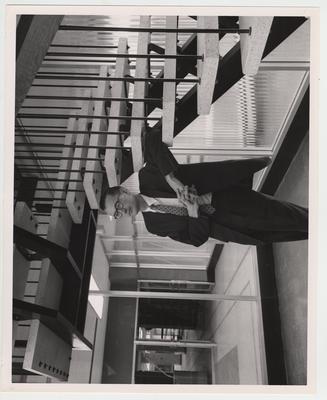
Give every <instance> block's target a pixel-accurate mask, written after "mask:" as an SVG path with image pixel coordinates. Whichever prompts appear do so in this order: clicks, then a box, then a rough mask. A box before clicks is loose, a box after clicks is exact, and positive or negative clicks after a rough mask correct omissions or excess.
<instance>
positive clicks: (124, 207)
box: [105, 188, 139, 219]
mask: <svg viewBox="0 0 327 400" xmlns="http://www.w3.org/2000/svg"><path fill="white" fill-rule="evenodd" d="M105 211H106V213H107V214H109V215H112V216H114V217H115V218H116V219H118V218H122V217H125V216H128V217H135V215H136V214H137V213H138V212H139V204H138V201H137V197H136V195H134V194H132V193H131V192H129V191H128V190H127V189H124V188H121V189H120V192H119V193H117V194H115V195H108V196H107V197H106V201H105Z"/></svg>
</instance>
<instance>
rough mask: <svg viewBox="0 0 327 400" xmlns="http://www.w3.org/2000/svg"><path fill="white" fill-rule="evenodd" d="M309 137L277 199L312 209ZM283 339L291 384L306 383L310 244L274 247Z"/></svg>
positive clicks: (282, 244) (303, 242)
mask: <svg viewBox="0 0 327 400" xmlns="http://www.w3.org/2000/svg"><path fill="white" fill-rule="evenodd" d="M308 153H309V138H308V137H307V138H306V139H305V140H304V142H303V143H302V146H301V148H300V149H299V152H298V154H297V156H296V157H295V159H294V160H293V163H292V164H291V166H290V168H289V170H288V172H287V173H286V175H285V177H284V180H283V181H282V183H281V185H280V186H279V188H278V191H277V194H276V195H277V197H279V198H280V199H283V200H287V201H291V202H294V203H296V204H299V205H301V206H305V207H306V206H308V172H309V154H308ZM274 258H275V271H276V280H277V288H278V296H279V305H280V316H281V324H282V337H283V343H284V353H285V362H286V373H287V379H288V383H289V384H297V385H301V384H305V383H306V360H307V325H306V322H307V290H308V261H307V260H308V242H307V241H301V242H292V243H278V244H275V245H274Z"/></svg>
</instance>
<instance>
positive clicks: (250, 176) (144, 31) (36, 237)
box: [5, 4, 317, 393]
mask: <svg viewBox="0 0 327 400" xmlns="http://www.w3.org/2000/svg"><path fill="white" fill-rule="evenodd" d="M199 6H200V4H199ZM35 9H37V11H35ZM49 9H50V11H49ZM17 10H18V11H17V12H16V13H15V16H14V17H15V20H16V26H15V27H14V28H12V31H15V32H14V38H13V41H12V47H11V48H12V53H15V55H14V59H15V68H14V71H13V72H12V74H11V76H12V77H13V78H14V82H13V84H12V87H14V88H15V89H14V93H13V94H12V103H13V104H12V110H13V111H12V113H11V114H12V115H11V117H10V124H11V125H10V129H9V132H6V134H7V135H8V136H10V137H11V139H10V140H11V141H12V143H13V153H14V154H13V157H12V164H11V168H12V188H11V192H9V197H10V199H11V201H12V209H9V210H7V211H6V212H7V213H8V214H10V218H12V220H11V221H12V224H11V226H12V230H11V231H10V232H11V235H12V239H11V236H10V235H9V238H10V241H11V245H12V248H11V249H10V254H11V264H9V265H6V268H7V269H8V270H9V272H8V273H7V276H8V275H10V277H11V279H10V281H9V282H10V284H8V285H9V286H10V287H8V288H7V289H8V290H9V291H10V304H11V305H12V313H11V319H10V321H8V323H7V325H10V332H11V333H10V341H8V343H7V347H8V348H9V347H10V352H11V357H10V360H11V362H10V365H9V366H8V373H7V376H8V377H9V380H10V382H9V383H10V384H11V385H12V387H14V388H18V390H21V389H22V388H26V390H28V388H29V387H34V384H38V386H37V387H38V388H39V390H42V387H48V386H51V385H55V386H56V387H57V386H58V385H63V386H64V387H67V385H69V384H89V385H90V386H92V385H95V384H97V385H99V384H102V385H103V387H104V388H105V387H109V386H110V387H114V386H115V385H127V386H128V385H129V386H131V387H141V386H142V385H148V386H149V387H150V386H151V385H163V386H162V387H163V390H165V388H166V387H168V385H177V386H178V385H183V386H184V385H185V387H186V388H187V387H189V385H195V387H200V386H201V387H206V386H208V387H209V386H212V387H215V390H216V391H217V393H218V392H219V390H220V388H226V387H228V386H231V387H240V388H242V387H246V386H257V387H276V386H282V387H284V386H285V387H288V388H289V387H296V389H297V390H300V392H301V390H303V393H306V390H309V389H310V387H311V385H312V384H313V379H312V377H313V375H314V371H313V370H310V368H309V366H310V365H311V366H312V365H313V362H309V361H308V357H313V356H314V352H315V350H314V344H312V345H310V343H311V342H310V340H309V337H310V332H309V331H308V330H310V329H313V328H312V325H310V323H309V322H310V320H311V321H314V319H313V314H311V313H312V312H313V311H312V308H310V307H309V305H310V284H309V283H310V276H311V275H310V273H311V272H310V271H313V272H312V274H314V269H312V270H311V268H312V267H313V268H314V266H311V264H310V263H309V261H308V260H309V251H308V249H309V245H310V242H311V233H312V232H311V228H310V229H309V226H310V227H311V224H309V221H310V219H311V211H312V204H315V200H312V196H311V195H312V193H313V192H310V190H309V187H310V186H309V185H310V179H311V178H310V179H309V175H310V172H311V170H310V169H309V161H310V162H311V157H312V155H311V153H310V157H309V150H310V149H311V147H310V146H311V145H312V143H313V141H314V140H316V135H317V132H316V131H311V126H312V123H313V121H312V120H311V119H310V118H311V117H310V111H311V107H312V98H313V95H312V92H311V86H310V82H312V81H311V79H312V76H311V73H312V68H313V67H314V66H315V63H316V62H317V59H316V58H315V57H314V56H313V54H314V52H313V49H312V45H311V43H312V32H313V30H314V29H315V27H314V22H315V21H316V18H317V12H313V11H312V10H310V9H309V8H308V9H303V8H302V9H300V10H299V13H296V9H293V10H292V12H287V9H286V10H285V13H283V10H282V8H280V9H278V12H276V13H273V14H272V12H271V11H269V8H268V9H267V8H264V7H262V8H260V7H257V8H255V12H253V13H252V14H250V13H249V11H246V10H244V9H239V8H237V7H230V8H229V12H228V13H226V9H225V10H224V12H222V13H220V12H219V8H218V7H217V8H215V7H213V8H212V9H210V7H206V8H203V9H202V8H201V7H197V8H196V9H195V10H194V9H192V8H190V9H188V8H187V7H185V6H184V7H180V8H179V7H172V8H170V9H168V8H164V7H156V8H150V7H149V8H147V7H143V8H142V7H134V8H133V7H132V8H130V7H114V6H113V7H104V10H103V12H102V13H101V7H83V9H81V10H80V11H79V8H78V7H75V8H74V10H73V11H72V10H71V9H69V10H68V11H67V12H66V11H65V7H61V9H60V12H58V11H56V9H55V8H54V9H53V10H51V8H50V7H48V8H47V9H46V10H43V9H42V7H41V6H40V7H34V8H33V7H31V9H30V10H29V7H28V6H24V7H22V10H21V12H19V7H17ZM240 10H241V12H240ZM315 34H316V33H315ZM8 79H10V77H9V78H8ZM312 146H314V145H312ZM310 168H311V164H310ZM313 194H314V193H313ZM309 198H310V202H309ZM309 205H310V207H309ZM8 218H9V217H8ZM8 251H9V250H8ZM312 276H314V275H312ZM5 282H6V281H5ZM7 282H8V281H7ZM311 338H312V335H311ZM310 346H311V347H310ZM8 351H9V350H8ZM187 385H188V386H187ZM86 387H89V386H86ZM24 390H25V389H24Z"/></svg>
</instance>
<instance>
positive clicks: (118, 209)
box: [114, 199, 124, 219]
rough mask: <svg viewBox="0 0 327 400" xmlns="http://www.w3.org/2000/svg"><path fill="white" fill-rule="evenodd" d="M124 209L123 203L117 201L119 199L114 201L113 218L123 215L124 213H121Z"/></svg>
mask: <svg viewBox="0 0 327 400" xmlns="http://www.w3.org/2000/svg"><path fill="white" fill-rule="evenodd" d="M123 209H124V204H123V203H121V202H120V201H119V199H118V200H117V201H116V203H115V212H114V218H115V219H119V218H121V217H122V216H123V215H124V213H123V211H122V210H123Z"/></svg>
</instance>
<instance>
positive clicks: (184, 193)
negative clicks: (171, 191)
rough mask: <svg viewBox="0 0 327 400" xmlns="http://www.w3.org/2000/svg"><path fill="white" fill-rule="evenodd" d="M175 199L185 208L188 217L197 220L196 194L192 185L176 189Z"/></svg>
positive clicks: (197, 205)
mask: <svg viewBox="0 0 327 400" xmlns="http://www.w3.org/2000/svg"><path fill="white" fill-rule="evenodd" d="M177 198H178V200H179V202H180V203H181V204H182V205H183V206H184V207H186V208H187V212H188V215H189V216H190V217H194V218H197V217H198V209H199V204H198V198H199V196H198V194H197V191H196V189H195V187H194V185H192V186H191V187H188V186H184V187H183V188H178V189H177Z"/></svg>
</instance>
